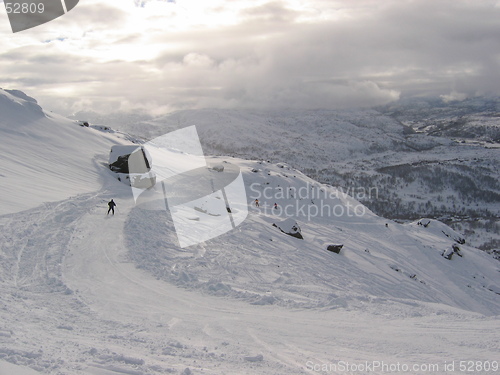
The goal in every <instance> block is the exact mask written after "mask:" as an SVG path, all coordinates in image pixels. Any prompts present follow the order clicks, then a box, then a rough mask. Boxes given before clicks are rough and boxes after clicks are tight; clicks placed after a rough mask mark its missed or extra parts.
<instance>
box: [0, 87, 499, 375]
mask: <svg viewBox="0 0 500 375" xmlns="http://www.w3.org/2000/svg"><path fill="white" fill-rule="evenodd" d="M0 94H1V93H0ZM7 94H9V95H10V93H7ZM19 95H20V94H18V96H17V97H18V98H19ZM0 97H1V95H0ZM17 100H19V101H20V102H21V104H23V103H24V104H26V102H25V101H23V99H22V98H19V99H17ZM11 102H12V103H14V101H11ZM8 105H9V108H10V106H11V104H8ZM35 110H38V109H36V108H35ZM26 111H27V112H28V113H25V112H26ZM30 111H34V110H33V109H32V108H25V109H24V110H23V113H25V116H28V117H29V116H30V113H31V112H30ZM42 113H44V112H42ZM44 118H45V119H47V120H43V118H42V120H43V121H44V122H45V121H46V124H47V127H50V126H55V125H53V124H59V126H61V127H60V128H57V129H58V133H59V136H60V137H61V139H62V140H66V146H67V149H66V151H64V149H63V150H62V151H61V149H59V145H60V144H59V143H58V142H59V140H58V137H54V139H52V137H51V136H50V134H52V133H48V134H45V138H44V142H45V143H44V145H45V146H46V148H47V149H56V148H57V149H59V150H60V155H63V156H64V157H63V158H57V159H51V158H49V157H48V158H47V164H48V165H49V166H50V170H51V171H53V173H46V174H43V176H42V177H39V180H38V182H37V184H27V185H25V189H28V188H29V189H28V190H29V191H26V194H28V193H29V194H30V197H31V199H30V200H29V201H27V202H26V206H29V207H27V209H25V208H26V206H23V207H19V209H18V210H17V211H16V212H12V210H13V208H11V212H8V213H5V214H3V215H2V216H0V227H1V231H0V244H1V247H0V249H1V250H0V288H1V289H2V293H1V294H0V374H2V375H4V374H29V375H33V374H36V373H50V374H61V373H62V374H93V375H96V374H99V375H110V374H115V375H116V374H184V375H188V374H231V375H232V374H318V373H319V374H328V373H335V374H341V373H354V374H361V373H374V374H386V373H412V374H424V373H438V374H441V373H442V374H445V373H447V374H449V373H461V372H460V371H459V366H460V361H475V362H474V363H481V364H482V365H486V364H487V363H489V365H490V366H494V361H498V353H499V349H500V347H499V340H498V329H499V328H500V327H499V321H498V314H499V312H500V296H499V295H498V294H497V293H496V292H497V291H498V290H499V289H498V287H499V285H498V284H499V277H498V272H499V270H500V267H499V265H498V262H496V261H494V260H493V259H492V258H491V257H490V256H488V255H487V254H485V253H484V252H481V251H479V250H477V249H474V248H471V247H469V246H467V245H466V244H465V245H459V246H460V248H461V251H462V253H463V257H458V256H455V257H453V258H452V260H446V259H445V258H443V257H442V256H441V254H442V252H443V251H444V250H446V249H447V248H448V247H450V246H452V245H453V244H455V243H456V241H455V240H456V239H457V237H459V236H460V234H458V233H455V232H453V231H452V230H451V229H450V228H448V227H447V226H445V225H444V224H442V223H439V222H436V221H431V222H430V223H429V225H427V226H425V227H424V226H423V225H418V224H417V222H415V223H410V224H406V225H400V224H396V223H393V222H390V221H387V220H384V219H382V218H379V217H377V216H376V215H374V214H373V213H371V212H370V211H369V210H367V209H365V208H363V207H362V206H361V205H359V203H358V202H357V201H356V200H354V199H353V198H351V197H349V196H347V195H345V194H342V193H341V192H338V191H337V190H336V189H334V188H333V187H330V186H326V185H321V184H318V183H316V182H315V181H313V180H311V179H309V178H307V177H306V176H304V175H303V174H302V173H300V172H299V171H296V170H294V169H292V168H290V167H288V166H287V164H284V163H281V164H272V163H267V162H263V161H247V160H242V159H235V158H225V157H213V158H209V159H208V160H209V162H210V163H211V164H213V163H220V164H222V163H224V162H227V163H231V164H233V165H235V166H238V167H239V168H240V170H241V171H242V173H243V178H244V181H245V185H246V189H247V194H248V205H249V216H248V218H247V219H246V220H245V222H244V223H243V224H241V225H240V226H238V227H237V228H236V229H235V230H233V231H230V232H228V233H226V234H224V235H222V236H219V237H217V238H214V239H212V240H209V241H206V242H204V243H201V244H199V245H193V246H190V247H188V248H185V249H181V248H180V247H179V244H178V241H177V238H176V235H175V231H174V227H173V223H172V219H171V217H170V214H169V212H168V211H165V210H152V209H151V207H150V206H148V207H146V206H143V205H141V204H138V205H136V204H135V201H134V198H133V196H132V193H131V190H130V187H128V186H126V185H125V184H123V183H121V182H118V181H117V180H116V178H115V177H114V176H113V174H112V172H110V171H109V170H108V169H107V168H106V165H105V160H106V158H107V152H108V151H109V148H110V146H111V145H112V144H117V143H125V142H126V136H124V135H123V134H113V133H102V132H99V131H97V130H96V129H90V128H81V127H78V126H75V125H74V123H71V122H67V123H65V122H64V121H63V120H62V119H60V120H57V121H55V120H51V119H48V118H47V117H44ZM63 124H65V125H63ZM0 130H1V131H2V135H3V133H5V132H6V130H5V127H2V128H1V129H0ZM66 130H69V132H70V134H71V133H73V131H75V132H80V133H78V134H79V135H78V136H77V137H75V139H74V140H72V138H71V137H67V138H65V134H64V132H65V131H66ZM7 132H8V130H7ZM30 132H31V126H28V125H26V127H25V136H24V137H21V136H19V137H18V138H15V139H13V142H12V143H8V144H4V145H3V146H2V152H3V155H7V154H10V152H11V151H14V150H15V149H16V148H21V147H20V146H22V147H28V146H29V147H28V149H33V150H36V149H38V148H39V147H40V143H39V140H40V138H39V137H38V136H37V137H31V138H30V137H29V134H30ZM19 139H23V142H24V143H22V144H17V143H15V142H14V141H16V142H17V140H19ZM87 142H89V143H88V148H89V149H88V150H87V152H88V153H94V154H93V155H92V156H91V159H92V160H94V162H93V163H92V164H91V166H89V165H88V164H85V163H86V158H87V156H88V155H87V154H85V153H76V154H75V152H74V150H75V148H77V147H84V145H85V144H87ZM92 142H94V143H92ZM79 145H80V146H79ZM33 158H35V157H34V156H30V154H29V153H24V154H19V159H17V160H18V161H22V162H23V163H24V165H31V164H32V162H34V160H33ZM61 160H63V162H61ZM64 160H68V164H69V165H72V166H79V167H80V168H82V166H83V171H80V172H78V173H81V174H83V175H85V176H90V177H92V176H93V177H95V178H90V177H89V178H88V180H87V182H88V186H85V189H82V190H78V189H79V188H80V187H81V186H80V184H75V185H71V186H70V185H68V186H65V185H60V184H58V182H59V180H60V178H61V176H63V175H65V173H66V172H62V169H60V168H59V166H60V165H61V164H63V165H65V162H64ZM153 162H154V161H153ZM2 163H3V159H2ZM2 165H3V164H2ZM8 165H9V164H8ZM14 165H15V163H14V162H13V161H12V162H11V164H10V166H11V167H10V170H14V169H15V168H14ZM87 168H89V170H87ZM86 173H88V174H87V175H86ZM11 176H12V175H11ZM28 177H29V176H26V177H25V178H26V179H28ZM10 178H11V179H14V177H10ZM4 181H6V179H0V183H1V186H2V189H4V188H5V187H6V185H7V183H6V182H4ZM40 184H41V185H42V186H51V185H53V186H57V188H56V189H59V191H58V194H59V199H58V198H57V197H56V196H55V195H54V196H53V197H52V199H47V196H46V195H44V194H40V195H38V187H39V186H40ZM72 184H73V183H72ZM77 187H78V188H77ZM87 189H88V190H87ZM264 189H266V190H264ZM280 191H288V192H290V191H293V192H294V194H293V197H292V196H291V195H289V196H286V194H285V196H280V195H279V193H278V192H280ZM299 192H303V194H302V195H301V194H299ZM313 192H315V193H313ZM259 194H261V195H259ZM270 195H271V196H272V197H271V198H267V197H268V196H270ZM256 197H258V198H259V200H260V202H261V208H260V209H257V208H256V207H255V206H254V205H253V203H252V202H253V200H254V199H255V198H256ZM111 198H113V199H114V200H115V201H116V202H117V207H116V215H114V216H108V215H106V211H107V205H106V203H107V202H108V201H109V200H110V199H111ZM2 199H3V200H4V201H9V199H8V198H6V197H5V196H3V197H2ZM153 202H154V201H153ZM150 203H151V202H150ZM274 203H277V204H278V206H279V207H281V208H283V209H284V208H285V207H289V208H290V209H289V211H288V212H295V213H296V214H295V215H293V216H294V219H295V220H296V221H297V223H298V225H299V226H300V228H301V231H302V234H303V236H304V239H303V240H300V239H297V238H293V237H291V236H288V235H286V234H284V233H282V232H281V231H279V230H278V229H277V228H276V227H273V226H272V224H273V223H275V222H279V221H281V220H284V219H285V218H286V217H287V215H286V214H285V213H284V212H281V214H279V213H278V212H276V211H273V209H266V210H264V207H268V206H271V207H272V205H273V204H274ZM321 204H323V205H324V206H325V205H328V206H329V207H337V211H336V212H337V214H336V215H330V216H327V215H312V213H313V211H314V207H320V206H321ZM302 206H303V207H305V208H304V209H303V210H302V211H301V210H299V211H297V210H296V209H297V207H302ZM340 208H343V209H342V210H341V209H340ZM422 222H425V223H426V224H427V222H428V220H425V221H424V220H422ZM386 223H387V224H388V225H387V226H386ZM329 244H343V245H344V247H343V249H342V250H341V252H340V254H335V253H332V252H329V251H327V250H326V247H327V245H329ZM496 363H498V362H496ZM383 365H385V367H383ZM452 365H453V366H454V371H450V369H451V367H450V366H452ZM363 366H364V367H363ZM485 368H486V367H484V366H483V370H481V371H475V373H484V374H491V373H493V371H491V368H490V369H489V370H488V371H486V370H484V369H485Z"/></svg>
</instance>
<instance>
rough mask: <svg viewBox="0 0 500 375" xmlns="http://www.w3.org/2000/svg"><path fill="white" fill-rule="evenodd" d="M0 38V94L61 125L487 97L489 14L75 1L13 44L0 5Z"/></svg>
mask: <svg viewBox="0 0 500 375" xmlns="http://www.w3.org/2000/svg"><path fill="white" fill-rule="evenodd" d="M0 2H2V0H0ZM0 33H1V35H2V38H1V39H0V64H1V65H0V66H1V68H0V87H2V88H10V89H20V90H23V91H25V92H26V93H27V94H28V95H31V96H33V97H35V98H37V99H38V101H39V102H40V104H41V105H42V106H43V107H44V108H45V109H49V110H53V111H56V112H59V113H61V114H64V115H69V114H72V113H74V112H77V111H79V110H94V111H98V112H101V113H107V112H114V111H147V112H148V113H151V114H163V113H167V112H170V111H173V110H176V109H184V108H203V107H224V108H225V107H283V108H345V107H361V106H371V105H377V104H383V103H387V102H390V101H392V100H397V99H398V98H400V97H407V96H414V95H441V96H443V98H445V99H453V98H455V99H462V98H464V97H466V96H472V95H484V94H495V95H498V94H500V85H499V84H498V82H500V0H491V1H490V0H413V1H412V0H300V1H296V0H282V1H280V0H276V1H273V0H248V1H247V0H176V1H172V0H171V1H167V0H143V1H138V0H80V3H79V4H78V5H77V7H76V8H74V9H73V10H72V11H70V12H69V13H68V14H66V15H65V16H63V17H60V18H58V19H56V20H54V21H51V22H49V23H47V24H44V25H41V26H38V27H36V28H33V29H30V30H26V31H22V32H18V33H15V34H13V33H12V31H11V28H10V25H9V21H8V18H7V14H6V12H5V9H4V7H3V5H2V6H1V9H0Z"/></svg>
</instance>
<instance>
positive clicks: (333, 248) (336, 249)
mask: <svg viewBox="0 0 500 375" xmlns="http://www.w3.org/2000/svg"><path fill="white" fill-rule="evenodd" d="M343 247H344V245H328V247H327V248H326V249H327V250H328V251H331V252H333V253H336V254H340V250H342V248H343Z"/></svg>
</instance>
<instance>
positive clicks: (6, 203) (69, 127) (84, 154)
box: [0, 89, 128, 214]
mask: <svg viewBox="0 0 500 375" xmlns="http://www.w3.org/2000/svg"><path fill="white" fill-rule="evenodd" d="M0 114H1V115H0V132H1V139H2V146H1V147H0V158H1V160H2V163H1V164H0V180H1V186H2V195H1V197H0V214H6V213H10V212H18V211H22V210H26V209H28V208H32V207H36V206H38V205H40V204H42V203H45V202H55V201H59V200H62V199H65V198H68V197H70V196H73V195H77V194H80V193H86V192H91V191H95V190H96V187H98V186H100V179H101V173H100V172H99V170H100V169H102V162H104V161H106V160H107V152H108V149H109V148H110V147H111V145H112V144H116V143H120V142H127V138H128V137H127V136H126V135H123V134H121V135H120V134H119V133H116V132H115V134H114V136H111V135H110V134H109V133H105V132H102V131H99V130H97V129H92V128H90V129H86V130H87V131H83V129H82V128H81V127H80V126H78V124H77V123H75V121H71V120H68V119H67V118H64V117H62V116H59V115H57V114H54V113H47V112H46V111H44V110H43V109H42V108H41V107H40V106H39V105H38V104H37V101H36V100H35V99H34V98H31V97H29V96H27V95H26V94H25V93H23V92H21V91H18V90H2V89H0Z"/></svg>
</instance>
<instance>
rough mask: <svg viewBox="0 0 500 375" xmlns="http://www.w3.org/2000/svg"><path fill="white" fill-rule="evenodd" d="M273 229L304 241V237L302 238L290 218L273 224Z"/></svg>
mask: <svg viewBox="0 0 500 375" xmlns="http://www.w3.org/2000/svg"><path fill="white" fill-rule="evenodd" d="M273 227H276V228H278V229H279V230H280V231H282V232H283V233H285V234H288V235H289V236H292V237H295V238H298V239H300V240H303V239H304V237H303V236H302V233H301V230H300V227H299V225H298V224H297V222H296V221H295V220H293V219H292V218H288V219H286V220H283V221H282V222H280V223H274V224H273Z"/></svg>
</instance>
